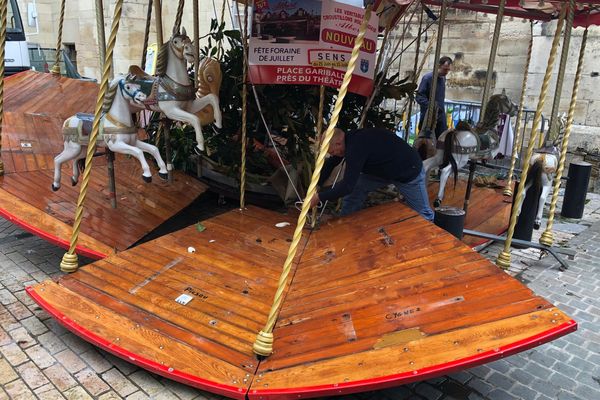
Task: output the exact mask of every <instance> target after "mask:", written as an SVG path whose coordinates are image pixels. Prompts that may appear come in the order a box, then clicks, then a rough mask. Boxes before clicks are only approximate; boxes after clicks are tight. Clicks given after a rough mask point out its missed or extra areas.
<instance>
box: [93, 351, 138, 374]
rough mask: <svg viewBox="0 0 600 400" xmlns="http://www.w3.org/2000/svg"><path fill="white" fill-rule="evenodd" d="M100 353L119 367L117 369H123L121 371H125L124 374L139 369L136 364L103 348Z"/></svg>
mask: <svg viewBox="0 0 600 400" xmlns="http://www.w3.org/2000/svg"><path fill="white" fill-rule="evenodd" d="M100 354H102V355H103V356H104V358H106V361H108V362H109V363H110V364H112V365H114V366H115V367H117V369H118V370H119V371H121V373H123V375H129V374H131V373H132V372H134V371H137V370H138V369H139V368H138V367H137V366H136V365H133V364H131V363H128V362H127V361H125V360H123V359H122V358H119V357H116V356H113V355H112V354H109V353H107V352H105V351H103V350H102V351H101V352H100Z"/></svg>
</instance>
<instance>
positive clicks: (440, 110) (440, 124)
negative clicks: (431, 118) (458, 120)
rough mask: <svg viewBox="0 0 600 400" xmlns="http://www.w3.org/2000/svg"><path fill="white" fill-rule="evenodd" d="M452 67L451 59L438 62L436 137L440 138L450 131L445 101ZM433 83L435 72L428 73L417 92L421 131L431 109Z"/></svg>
mask: <svg viewBox="0 0 600 400" xmlns="http://www.w3.org/2000/svg"><path fill="white" fill-rule="evenodd" d="M451 67H452V59H451V58H450V57H442V58H440V60H439V62H438V81H437V87H436V90H435V103H436V105H437V111H436V110H435V108H434V110H433V111H434V112H436V123H435V137H436V139H437V138H439V137H440V135H441V134H442V133H444V132H445V131H446V130H447V129H448V124H447V123H446V111H445V107H444V100H445V98H446V75H448V72H450V69H451ZM432 81H433V72H428V73H426V74H425V75H424V76H423V79H421V84H420V85H419V89H418V90H417V95H416V100H417V103H419V105H420V106H421V116H420V118H419V131H421V130H422V129H423V121H424V120H425V114H427V108H428V107H429V94H430V93H431V83H432Z"/></svg>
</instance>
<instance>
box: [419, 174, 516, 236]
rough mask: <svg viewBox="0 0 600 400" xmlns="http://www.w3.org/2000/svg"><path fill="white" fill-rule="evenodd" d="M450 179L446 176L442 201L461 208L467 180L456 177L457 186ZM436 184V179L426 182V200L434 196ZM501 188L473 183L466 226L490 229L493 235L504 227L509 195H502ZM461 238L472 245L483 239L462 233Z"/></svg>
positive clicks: (507, 216) (509, 203) (437, 186)
mask: <svg viewBox="0 0 600 400" xmlns="http://www.w3.org/2000/svg"><path fill="white" fill-rule="evenodd" d="M453 182H454V181H453V180H449V182H448V184H447V185H446V192H445V195H444V201H443V202H442V204H443V205H446V206H452V207H458V208H460V209H462V208H463V205H464V202H465V193H466V191H467V181H466V180H459V181H458V182H457V183H456V189H455V188H454V187H453V185H454V184H453ZM438 188H439V183H438V182H430V183H429V187H428V192H429V200H430V201H431V203H432V204H433V200H434V199H435V198H436V196H437V191H438ZM502 191H503V189H491V188H487V187H478V186H475V185H473V189H472V190H471V199H470V201H469V208H468V210H467V216H466V218H465V229H472V230H475V231H479V232H485V233H491V234H493V235H499V234H501V233H503V232H504V231H506V229H507V228H508V221H509V218H510V208H511V202H512V198H511V197H506V196H504V195H503V194H502ZM463 242H465V243H466V244H468V245H470V246H472V247H475V246H477V245H479V244H481V243H484V242H485V240H484V239H481V238H477V237H474V236H464V237H463Z"/></svg>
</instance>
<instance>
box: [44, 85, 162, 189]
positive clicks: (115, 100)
mask: <svg viewBox="0 0 600 400" xmlns="http://www.w3.org/2000/svg"><path fill="white" fill-rule="evenodd" d="M145 99H146V95H145V94H144V93H143V92H141V91H140V85H136V84H134V83H129V82H126V80H125V77H123V76H120V77H117V78H115V79H113V80H112V81H111V83H110V84H109V88H108V92H107V94H106V97H105V99H104V104H103V107H102V112H103V115H102V117H101V119H100V133H99V135H100V136H99V137H98V142H97V143H98V146H102V147H104V146H106V147H108V148H109V149H110V150H111V151H113V152H115V153H123V154H129V155H132V156H134V157H135V158H137V159H138V160H139V162H140V164H141V166H142V170H143V173H142V178H143V179H144V181H146V182H151V181H152V172H151V171H150V167H149V166H148V162H147V161H146V158H145V157H144V153H143V152H147V153H150V154H151V155H152V156H153V157H154V159H155V160H156V162H157V163H158V166H159V168H160V170H159V172H158V175H159V176H160V177H161V178H162V179H167V177H168V174H167V166H166V165H165V162H164V161H163V160H162V158H161V156H160V153H159V151H158V149H157V148H156V147H155V146H153V145H151V144H148V143H145V142H142V141H140V140H139V139H138V138H137V133H138V130H137V128H136V126H135V124H134V122H133V120H132V118H131V113H132V110H135V108H133V105H134V104H135V105H137V104H139V103H140V102H142V101H144V100H145ZM93 119H94V116H93V115H92V114H76V115H74V116H72V117H69V118H67V119H66V120H65V122H64V124H63V136H64V139H65V145H64V150H63V151H62V153H60V154H59V155H57V156H56V157H55V158H54V182H53V183H52V190H53V191H57V190H58V189H60V178H61V166H62V164H63V163H64V162H66V161H70V160H73V176H72V177H71V184H72V185H73V186H75V185H76V184H77V181H78V180H79V172H80V165H79V164H80V161H82V160H83V159H84V158H85V156H86V149H87V147H88V143H89V135H90V133H91V124H92V122H93Z"/></svg>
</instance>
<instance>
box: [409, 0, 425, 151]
mask: <svg viewBox="0 0 600 400" xmlns="http://www.w3.org/2000/svg"><path fill="white" fill-rule="evenodd" d="M424 14H425V11H424V10H423V6H421V16H420V18H419V30H418V31H417V47H416V49H415V63H414V66H413V78H412V83H415V84H416V83H417V79H419V77H418V76H417V68H418V67H419V51H421V34H422V33H423V15H424ZM409 46H410V45H409ZM407 101H408V111H407V112H406V115H407V122H406V128H405V130H404V140H406V141H408V137H409V136H410V126H411V122H412V110H413V103H414V101H413V100H412V98H410V97H409V98H408V100H407Z"/></svg>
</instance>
